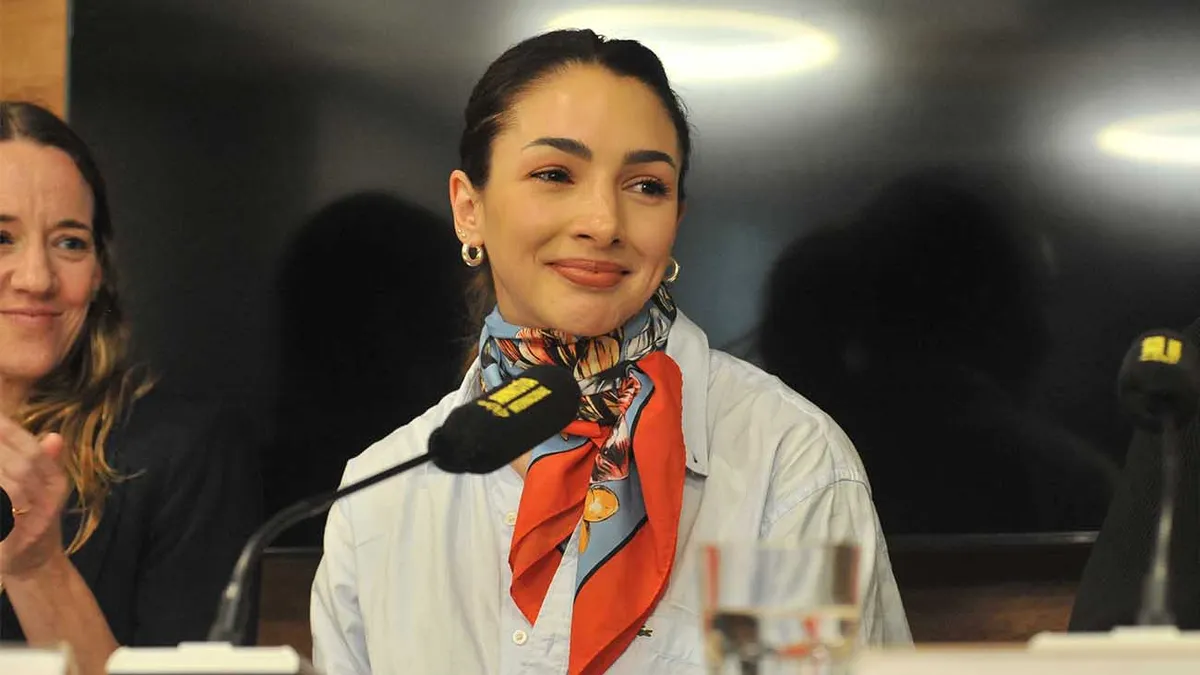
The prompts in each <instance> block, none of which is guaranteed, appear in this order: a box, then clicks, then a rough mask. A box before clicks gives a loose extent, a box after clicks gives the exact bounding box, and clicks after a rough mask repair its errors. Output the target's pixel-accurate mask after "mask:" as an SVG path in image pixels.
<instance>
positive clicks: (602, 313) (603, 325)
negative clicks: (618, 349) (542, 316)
mask: <svg viewBox="0 0 1200 675" xmlns="http://www.w3.org/2000/svg"><path fill="white" fill-rule="evenodd" d="M631 316H632V315H631ZM551 320H552V321H553V323H554V325H553V326H552V328H554V329H555V330H557V331H559V332H562V333H566V334H567V335H575V336H578V337H595V336H597V335H605V334H607V333H611V332H613V331H614V330H616V329H617V328H620V327H621V326H622V325H623V324H624V323H625V322H626V321H628V320H629V317H627V316H622V313H621V312H618V311H614V310H613V308H612V307H595V308H591V307H579V308H562V309H561V310H559V311H557V312H555V315H554V316H552V317H551Z"/></svg>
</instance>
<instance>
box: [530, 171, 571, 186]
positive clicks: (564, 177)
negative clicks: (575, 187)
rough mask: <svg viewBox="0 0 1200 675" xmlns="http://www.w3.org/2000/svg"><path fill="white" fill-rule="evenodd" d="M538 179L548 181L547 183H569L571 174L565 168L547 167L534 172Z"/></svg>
mask: <svg viewBox="0 0 1200 675" xmlns="http://www.w3.org/2000/svg"><path fill="white" fill-rule="evenodd" d="M532 175H533V177H534V178H537V179H538V180H542V181H546V182H547V183H568V182H570V180H571V176H570V174H568V173H567V172H566V171H565V170H564V169H545V170H543V171H537V172H535V173H534V174H532Z"/></svg>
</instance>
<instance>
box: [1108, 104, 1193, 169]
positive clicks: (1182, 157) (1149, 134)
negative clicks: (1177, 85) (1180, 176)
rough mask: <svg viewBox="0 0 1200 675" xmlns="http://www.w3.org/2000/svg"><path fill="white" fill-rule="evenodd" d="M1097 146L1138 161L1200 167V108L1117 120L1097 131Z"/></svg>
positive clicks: (1118, 155) (1113, 154) (1116, 155)
mask: <svg viewBox="0 0 1200 675" xmlns="http://www.w3.org/2000/svg"><path fill="white" fill-rule="evenodd" d="M1096 146H1097V147H1099V148H1100V150H1101V151H1103V152H1105V153H1107V154H1109V155H1112V156H1114V157H1118V158H1121V159H1127V160H1131V161H1134V162H1142V163H1148V164H1163V165H1173V166H1196V167H1200V110H1184V111H1179V112H1172V113H1164V114H1158V115H1147V116H1144V117H1134V118H1130V119H1126V120H1122V121H1119V122H1115V123H1113V124H1110V125H1109V126H1107V127H1105V128H1104V129H1102V130H1100V132H1099V133H1098V134H1096Z"/></svg>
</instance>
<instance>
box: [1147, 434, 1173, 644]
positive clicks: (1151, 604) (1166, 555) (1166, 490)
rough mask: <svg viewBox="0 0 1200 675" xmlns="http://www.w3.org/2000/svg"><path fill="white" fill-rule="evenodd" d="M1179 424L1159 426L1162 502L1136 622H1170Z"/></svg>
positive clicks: (1166, 623) (1168, 623)
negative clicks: (1160, 437)
mask: <svg viewBox="0 0 1200 675" xmlns="http://www.w3.org/2000/svg"><path fill="white" fill-rule="evenodd" d="M1181 435H1182V434H1181V433H1180V428H1179V424H1178V423H1177V422H1176V421H1175V420H1174V419H1169V420H1167V423H1166V424H1164V425H1163V429H1162V450H1163V451H1162V481H1163V484H1162V503H1161V505H1160V507H1159V512H1158V532H1157V535H1156V536H1155V539H1154V552H1153V553H1152V554H1151V555H1152V557H1151V558H1150V569H1149V571H1148V572H1147V573H1146V580H1145V582H1143V586H1142V608H1141V610H1139V611H1138V619H1137V621H1138V625H1139V626H1174V625H1175V613H1174V612H1172V611H1171V606H1170V590H1171V535H1172V533H1173V532H1174V531H1175V499H1176V494H1177V493H1178V492H1179V464H1180V461H1181V460H1180V452H1181V451H1180V437H1181Z"/></svg>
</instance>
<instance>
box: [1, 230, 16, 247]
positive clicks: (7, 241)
mask: <svg viewBox="0 0 1200 675" xmlns="http://www.w3.org/2000/svg"><path fill="white" fill-rule="evenodd" d="M14 243H16V240H15V239H14V238H13V236H12V233H11V232H8V231H6V230H0V246H10V245H12V244H14Z"/></svg>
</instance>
